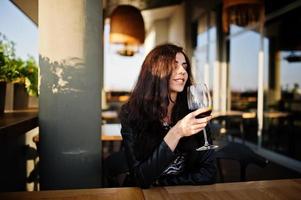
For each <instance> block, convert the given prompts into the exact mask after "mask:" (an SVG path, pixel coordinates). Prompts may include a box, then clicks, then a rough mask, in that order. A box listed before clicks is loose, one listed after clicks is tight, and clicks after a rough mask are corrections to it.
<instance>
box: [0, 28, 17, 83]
mask: <svg viewBox="0 0 301 200" xmlns="http://www.w3.org/2000/svg"><path fill="white" fill-rule="evenodd" d="M16 67H17V66H16V62H15V44H14V43H13V42H11V41H9V40H7V38H6V37H5V35H3V34H1V33H0V81H5V82H12V81H13V80H14V79H16V78H17V77H18V71H17V70H16Z"/></svg>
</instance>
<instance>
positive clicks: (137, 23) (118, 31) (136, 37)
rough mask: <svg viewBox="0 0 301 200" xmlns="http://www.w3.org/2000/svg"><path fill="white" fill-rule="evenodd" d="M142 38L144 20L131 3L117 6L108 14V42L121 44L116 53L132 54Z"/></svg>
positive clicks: (142, 41) (142, 40) (141, 42)
mask: <svg viewBox="0 0 301 200" xmlns="http://www.w3.org/2000/svg"><path fill="white" fill-rule="evenodd" d="M144 39H145V29H144V21H143V17H142V15H141V12H140V10H139V9H137V8H136V7H134V6H131V5H119V6H117V7H116V8H115V9H114V10H113V12H112V14H111V16H110V43H112V44H122V45H123V49H121V50H119V51H118V53H119V54H120V55H123V56H133V55H134V53H135V52H136V51H137V50H136V49H138V47H139V46H140V45H141V44H143V43H144Z"/></svg>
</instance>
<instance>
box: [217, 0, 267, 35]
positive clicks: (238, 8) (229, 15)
mask: <svg viewBox="0 0 301 200" xmlns="http://www.w3.org/2000/svg"><path fill="white" fill-rule="evenodd" d="M263 18H264V2H263V0H223V30H224V31H225V32H228V30H229V25H230V24H236V25H238V26H247V25H250V24H253V23H257V22H259V23H260V26H262V25H263V20H264V19H263Z"/></svg>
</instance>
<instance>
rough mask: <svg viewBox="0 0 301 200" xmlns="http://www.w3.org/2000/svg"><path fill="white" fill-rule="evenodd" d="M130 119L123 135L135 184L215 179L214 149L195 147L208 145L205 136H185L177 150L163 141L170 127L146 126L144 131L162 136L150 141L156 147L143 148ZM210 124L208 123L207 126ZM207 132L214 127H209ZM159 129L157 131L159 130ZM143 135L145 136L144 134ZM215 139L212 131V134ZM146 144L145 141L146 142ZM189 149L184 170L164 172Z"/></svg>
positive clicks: (142, 185) (149, 184) (176, 182)
mask: <svg viewBox="0 0 301 200" xmlns="http://www.w3.org/2000/svg"><path fill="white" fill-rule="evenodd" d="M126 121H127V120H122V122H121V124H122V129H121V134H122V137H123V144H124V147H125V153H126V156H127V161H128V165H129V168H130V176H131V178H132V180H133V181H134V184H133V185H135V186H140V187H142V188H148V187H150V186H156V185H161V186H165V185H199V184H210V183H214V182H215V176H216V167H215V157H214V150H207V151H196V150H195V149H196V148H198V147H200V146H202V145H203V144H204V140H203V135H202V134H201V133H198V134H196V135H194V136H190V137H186V138H182V139H181V140H180V142H179V144H178V146H177V148H176V149H175V151H174V152H172V151H171V149H170V148H169V147H168V145H167V144H166V143H165V141H164V140H163V138H164V136H165V134H166V133H167V131H168V130H166V129H164V127H163V126H162V125H158V124H156V123H155V124H154V125H153V126H150V127H148V128H146V129H145V130H144V131H143V132H144V134H145V135H146V136H147V135H149V136H151V135H153V136H155V135H158V132H159V133H161V135H162V136H161V137H160V138H158V140H157V141H158V142H155V141H156V140H151V138H150V140H149V141H150V142H153V143H155V145H154V148H152V149H147V148H143V147H142V148H140V150H137V148H136V147H135V145H137V144H139V142H140V141H139V139H138V138H137V137H136V133H135V131H136V130H135V129H133V128H131V126H130V125H129V123H127V122H126ZM207 127H208V126H207ZM206 130H207V133H208V132H210V129H208V128H206ZM155 132H156V133H155ZM144 134H143V135H144ZM208 137H209V139H210V140H209V141H210V143H211V142H212V141H211V137H210V134H208ZM142 145H143V144H142ZM181 152H182V153H183V152H185V155H186V156H185V167H184V170H183V171H182V172H181V173H180V174H177V175H164V176H162V173H163V171H164V170H165V169H166V168H167V167H168V166H169V165H170V164H171V163H172V162H173V161H174V160H175V158H176V157H177V155H178V153H181Z"/></svg>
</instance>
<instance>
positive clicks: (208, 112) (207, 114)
mask: <svg viewBox="0 0 301 200" xmlns="http://www.w3.org/2000/svg"><path fill="white" fill-rule="evenodd" d="M192 111H195V110H192ZM211 112H212V110H211V109H210V110H207V111H206V112H202V113H200V114H198V115H197V116H196V117H195V118H203V117H207V116H209V115H210V114H211Z"/></svg>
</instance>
